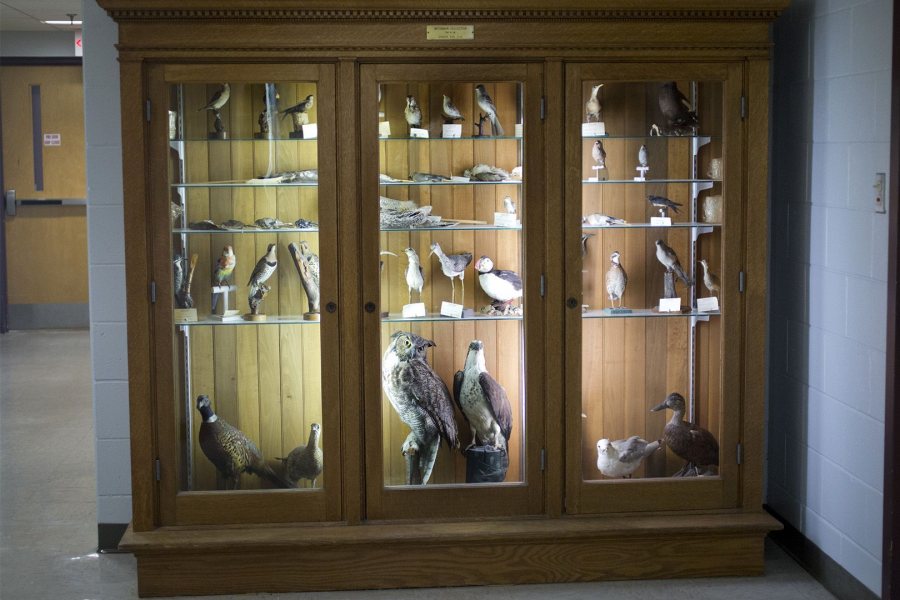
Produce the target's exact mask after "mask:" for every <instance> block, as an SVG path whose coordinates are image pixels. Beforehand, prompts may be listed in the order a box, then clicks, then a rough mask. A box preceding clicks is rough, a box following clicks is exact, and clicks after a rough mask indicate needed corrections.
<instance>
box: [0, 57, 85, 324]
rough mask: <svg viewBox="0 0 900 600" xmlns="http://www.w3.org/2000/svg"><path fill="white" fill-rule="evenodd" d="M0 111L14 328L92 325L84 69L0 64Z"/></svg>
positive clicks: (9, 282) (10, 305)
mask: <svg viewBox="0 0 900 600" xmlns="http://www.w3.org/2000/svg"><path fill="white" fill-rule="evenodd" d="M0 113H2V128H3V129H2V131H3V188H4V190H3V191H4V192H6V191H7V190H15V193H16V197H17V198H18V199H19V200H22V201H24V202H25V204H24V205H20V206H18V207H17V208H16V213H15V215H14V216H13V215H6V216H5V222H6V230H5V234H6V247H5V249H4V251H5V252H6V265H7V290H8V302H9V319H10V323H9V326H10V328H11V329H18V328H34V327H54V326H87V324H88V310H87V303H88V271H87V220H86V212H85V210H86V208H85V206H84V204H85V198H86V197H87V192H86V188H85V161H84V102H83V89H82V71H81V67H80V66H46V67H44V66H4V67H0ZM60 201H62V202H60Z"/></svg>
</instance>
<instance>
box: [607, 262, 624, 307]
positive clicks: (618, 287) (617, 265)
mask: <svg viewBox="0 0 900 600" xmlns="http://www.w3.org/2000/svg"><path fill="white" fill-rule="evenodd" d="M619 257H620V254H619V251H618V250H616V251H615V252H613V253H612V254H610V255H609V270H608V271H607V272H606V293H607V295H609V301H610V303H611V304H612V307H613V308H616V300H618V301H619V306H618V308H622V296H624V295H625V286H627V285H628V275H627V274H626V273H625V269H624V268H623V267H622V263H621V262H619Z"/></svg>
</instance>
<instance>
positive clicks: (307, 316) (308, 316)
mask: <svg viewBox="0 0 900 600" xmlns="http://www.w3.org/2000/svg"><path fill="white" fill-rule="evenodd" d="M303 320H304V321H318V320H319V313H317V312H305V313H303Z"/></svg>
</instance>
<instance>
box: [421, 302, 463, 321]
mask: <svg viewBox="0 0 900 600" xmlns="http://www.w3.org/2000/svg"><path fill="white" fill-rule="evenodd" d="M422 306H424V304H423V305H422ZM441 316H442V317H453V318H454V319H461V318H462V316H463V305H462V304H453V303H452V302H447V301H446V300H445V301H443V302H441Z"/></svg>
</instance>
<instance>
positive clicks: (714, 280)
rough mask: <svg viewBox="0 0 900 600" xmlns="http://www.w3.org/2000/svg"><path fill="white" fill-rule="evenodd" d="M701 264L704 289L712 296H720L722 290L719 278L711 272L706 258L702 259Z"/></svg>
mask: <svg viewBox="0 0 900 600" xmlns="http://www.w3.org/2000/svg"><path fill="white" fill-rule="evenodd" d="M700 264H701V265H702V266H703V285H704V287H706V289H707V290H709V293H710V294H713V295H714V296H718V295H719V289H720V283H719V276H718V275H716V274H715V273H713V272H712V271H710V270H709V264H708V263H707V262H706V259H705V258H701V259H700Z"/></svg>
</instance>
